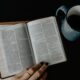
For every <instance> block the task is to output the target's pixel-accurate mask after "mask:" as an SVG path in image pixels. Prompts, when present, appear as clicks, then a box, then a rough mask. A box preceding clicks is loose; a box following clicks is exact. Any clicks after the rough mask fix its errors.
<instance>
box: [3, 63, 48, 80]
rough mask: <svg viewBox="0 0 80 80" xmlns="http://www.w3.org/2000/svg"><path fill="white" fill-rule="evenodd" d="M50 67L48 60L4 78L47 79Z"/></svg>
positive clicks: (18, 79)
mask: <svg viewBox="0 0 80 80" xmlns="http://www.w3.org/2000/svg"><path fill="white" fill-rule="evenodd" d="M47 68H48V63H47V62H41V63H39V64H36V65H34V66H32V67H31V68H29V69H26V70H23V71H22V72H20V73H19V74H17V75H15V76H13V77H9V78H6V79H2V80H37V79H38V80H46V78H47V75H48V74H47V71H46V69H47Z"/></svg>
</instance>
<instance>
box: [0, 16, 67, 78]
mask: <svg viewBox="0 0 80 80" xmlns="http://www.w3.org/2000/svg"><path fill="white" fill-rule="evenodd" d="M42 61H44V62H49V63H50V65H53V64H57V63H61V62H64V61H66V56H65V52H64V49H63V46H62V41H61V38H60V34H59V30H58V26H57V22H56V18H55V17H47V18H43V19H39V20H35V21H30V22H28V23H21V24H15V25H0V71H1V76H2V77H3V78H4V77H9V76H12V75H15V74H17V73H19V72H20V71H22V70H23V69H25V68H27V67H30V66H31V65H33V64H36V63H39V62H42Z"/></svg>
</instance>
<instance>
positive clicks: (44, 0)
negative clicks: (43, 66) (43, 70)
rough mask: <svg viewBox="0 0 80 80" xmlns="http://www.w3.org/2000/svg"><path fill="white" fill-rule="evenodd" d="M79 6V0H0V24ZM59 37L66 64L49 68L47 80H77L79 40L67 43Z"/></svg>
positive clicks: (79, 64) (46, 15)
mask: <svg viewBox="0 0 80 80" xmlns="http://www.w3.org/2000/svg"><path fill="white" fill-rule="evenodd" d="M79 4H80V0H0V22H3V21H22V20H34V19H38V18H43V17H48V16H54V15H55V12H56V10H57V8H58V7H59V6H61V5H66V6H68V7H72V6H74V5H79ZM59 28H60V27H59ZM60 34H61V32H60ZM61 37H62V41H63V46H64V49H65V53H66V56H67V62H64V63H60V64H56V65H53V66H50V67H49V68H48V73H49V75H48V80H59V79H60V80H69V79H71V80H72V79H76V80H79V78H80V74H79V73H80V39H79V40H78V41H75V42H69V41H67V40H66V39H65V38H64V37H63V35H62V34H61Z"/></svg>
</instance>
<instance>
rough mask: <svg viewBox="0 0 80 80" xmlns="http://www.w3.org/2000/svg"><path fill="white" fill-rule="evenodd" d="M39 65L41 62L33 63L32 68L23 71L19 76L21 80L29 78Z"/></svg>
mask: <svg viewBox="0 0 80 80" xmlns="http://www.w3.org/2000/svg"><path fill="white" fill-rule="evenodd" d="M41 66H42V64H41V63H40V64H37V65H34V66H33V67H32V68H30V69H29V70H27V71H26V72H25V73H24V75H23V76H22V77H21V80H25V79H26V80H27V79H29V78H30V77H31V76H32V75H33V74H34V73H35V72H36V70H38V69H39V68H40V67H41Z"/></svg>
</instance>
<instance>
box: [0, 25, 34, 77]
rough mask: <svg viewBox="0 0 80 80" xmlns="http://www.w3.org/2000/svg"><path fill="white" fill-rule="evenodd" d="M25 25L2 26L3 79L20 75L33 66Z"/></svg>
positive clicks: (0, 61) (0, 62) (0, 27)
mask: <svg viewBox="0 0 80 80" xmlns="http://www.w3.org/2000/svg"><path fill="white" fill-rule="evenodd" d="M25 26H26V25H25V24H16V25H5V26H2V25H0V43H1V44H0V49H1V51H0V56H1V57H0V68H1V75H2V77H7V76H10V75H14V74H17V73H19V72H20V71H21V70H23V69H24V68H27V67H29V66H31V65H32V64H33V61H32V56H31V51H30V47H29V43H28V37H27V36H28V35H27V33H26V30H25Z"/></svg>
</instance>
